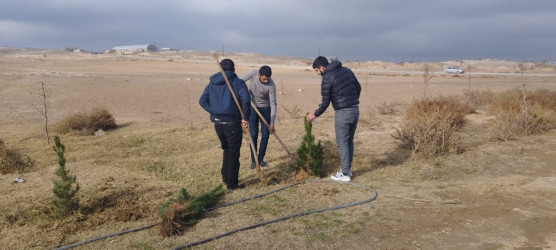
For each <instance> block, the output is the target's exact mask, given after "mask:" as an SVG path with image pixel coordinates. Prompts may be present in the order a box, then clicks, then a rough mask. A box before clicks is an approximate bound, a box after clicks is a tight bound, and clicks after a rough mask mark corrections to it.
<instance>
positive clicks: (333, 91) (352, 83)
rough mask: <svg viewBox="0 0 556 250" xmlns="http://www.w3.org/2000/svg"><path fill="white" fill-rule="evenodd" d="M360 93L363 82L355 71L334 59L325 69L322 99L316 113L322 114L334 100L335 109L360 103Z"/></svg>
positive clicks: (317, 114) (316, 114)
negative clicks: (356, 75)
mask: <svg viewBox="0 0 556 250" xmlns="http://www.w3.org/2000/svg"><path fill="white" fill-rule="evenodd" d="M360 94H361V84H359V81H357V78H355V75H354V74H353V72H351V70H350V69H348V68H346V67H342V63H341V62H340V61H332V62H330V64H328V66H326V69H324V74H323V76H322V85H321V97H322V100H321V103H320V104H319V107H318V108H317V110H315V113H314V114H315V116H320V115H321V114H322V113H324V111H325V110H326V108H328V105H329V104H330V102H332V107H333V108H334V110H339V109H343V108H349V107H351V106H353V105H356V104H359V95H360Z"/></svg>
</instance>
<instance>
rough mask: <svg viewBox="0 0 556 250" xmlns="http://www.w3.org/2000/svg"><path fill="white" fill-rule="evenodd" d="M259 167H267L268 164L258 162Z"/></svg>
mask: <svg viewBox="0 0 556 250" xmlns="http://www.w3.org/2000/svg"><path fill="white" fill-rule="evenodd" d="M259 165H261V167H268V163H266V162H264V161H260V162H259Z"/></svg>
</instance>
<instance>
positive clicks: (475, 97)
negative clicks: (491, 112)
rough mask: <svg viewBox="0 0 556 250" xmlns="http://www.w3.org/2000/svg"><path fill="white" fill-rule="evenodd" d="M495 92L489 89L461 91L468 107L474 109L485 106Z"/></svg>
mask: <svg viewBox="0 0 556 250" xmlns="http://www.w3.org/2000/svg"><path fill="white" fill-rule="evenodd" d="M494 95H495V93H494V92H492V91H491V90H480V91H479V90H475V91H465V92H464V93H463V96H464V99H465V100H466V101H467V105H469V107H473V108H474V109H477V108H480V107H486V106H487V105H488V104H489V103H490V102H491V101H492V98H494Z"/></svg>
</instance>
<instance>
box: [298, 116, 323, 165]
mask: <svg viewBox="0 0 556 250" xmlns="http://www.w3.org/2000/svg"><path fill="white" fill-rule="evenodd" d="M303 122H304V125H305V135H304V136H303V141H302V142H301V146H300V147H299V148H298V149H297V156H298V157H297V161H296V165H297V166H298V167H300V168H302V169H304V170H305V171H307V172H309V171H310V173H311V175H313V176H320V174H321V172H322V171H321V166H322V161H323V160H324V149H323V147H322V146H321V144H320V140H319V142H318V143H316V144H315V137H314V136H313V135H312V134H311V131H312V128H313V125H312V124H311V123H310V122H307V120H306V119H305V117H303Z"/></svg>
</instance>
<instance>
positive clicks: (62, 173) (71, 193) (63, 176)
mask: <svg viewBox="0 0 556 250" xmlns="http://www.w3.org/2000/svg"><path fill="white" fill-rule="evenodd" d="M52 149H54V152H56V154H57V156H58V165H59V168H58V169H56V172H54V174H56V175H57V176H58V177H60V180H53V182H54V188H53V189H52V191H53V192H54V195H55V197H54V199H53V200H52V204H53V205H54V208H55V209H56V213H57V214H58V215H59V216H62V217H63V216H66V215H68V214H69V213H70V212H72V211H73V210H75V209H77V208H78V207H79V201H78V200H77V199H76V198H75V195H76V194H77V191H79V185H78V184H77V182H76V177H75V176H74V175H69V170H66V158H65V157H64V151H65V150H66V149H65V146H64V144H62V143H61V142H60V137H58V136H56V137H54V146H53V147H52Z"/></svg>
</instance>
